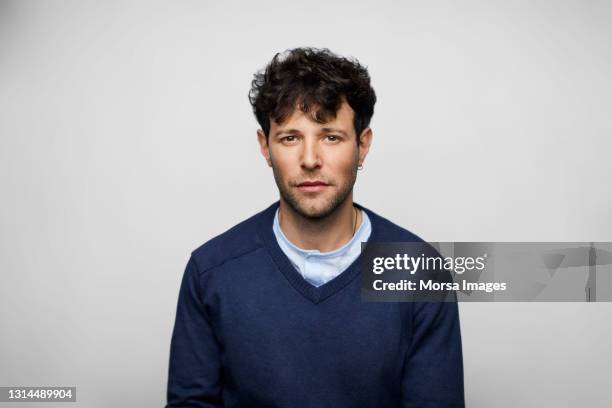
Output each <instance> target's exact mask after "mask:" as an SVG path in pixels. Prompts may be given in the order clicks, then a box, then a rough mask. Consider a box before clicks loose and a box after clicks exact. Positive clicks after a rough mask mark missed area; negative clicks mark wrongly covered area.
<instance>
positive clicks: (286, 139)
mask: <svg viewBox="0 0 612 408" xmlns="http://www.w3.org/2000/svg"><path fill="white" fill-rule="evenodd" d="M296 140H297V138H296V137H295V136H294V135H288V136H285V137H283V138H281V142H283V143H293V142H295V141H296Z"/></svg>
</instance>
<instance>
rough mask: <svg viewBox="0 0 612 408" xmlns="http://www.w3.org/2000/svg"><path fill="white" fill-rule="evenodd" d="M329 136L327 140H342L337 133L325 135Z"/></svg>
mask: <svg viewBox="0 0 612 408" xmlns="http://www.w3.org/2000/svg"><path fill="white" fill-rule="evenodd" d="M325 137H326V138H327V140H329V141H330V142H337V141H339V140H340V137H338V136H337V135H327V136H325Z"/></svg>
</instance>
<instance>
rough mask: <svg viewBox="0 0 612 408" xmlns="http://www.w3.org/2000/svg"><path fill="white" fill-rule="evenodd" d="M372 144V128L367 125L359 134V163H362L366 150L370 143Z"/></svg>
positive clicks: (366, 153)
mask: <svg viewBox="0 0 612 408" xmlns="http://www.w3.org/2000/svg"><path fill="white" fill-rule="evenodd" d="M371 144H372V129H370V128H369V127H367V128H365V129H363V131H362V132H361V135H360V136H359V164H363V161H364V160H365V158H366V156H367V155H368V152H369V151H370V145H371Z"/></svg>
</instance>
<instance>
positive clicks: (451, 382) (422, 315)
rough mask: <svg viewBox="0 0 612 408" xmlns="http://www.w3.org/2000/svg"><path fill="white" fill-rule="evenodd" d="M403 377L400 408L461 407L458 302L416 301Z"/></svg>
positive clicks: (463, 402)
mask: <svg viewBox="0 0 612 408" xmlns="http://www.w3.org/2000/svg"><path fill="white" fill-rule="evenodd" d="M412 306H413V315H412V318H413V321H412V323H413V331H412V340H411V343H410V347H409V349H408V352H407V355H406V360H405V363H404V364H405V365H404V372H403V376H402V395H403V398H402V402H403V404H402V407H403V408H417V407H419V408H434V407H435V408H451V407H452V408H459V407H461V408H463V407H465V401H464V390H463V356H462V351H461V333H460V328H459V310H458V305H457V302H456V301H455V302H415V303H413V304H412Z"/></svg>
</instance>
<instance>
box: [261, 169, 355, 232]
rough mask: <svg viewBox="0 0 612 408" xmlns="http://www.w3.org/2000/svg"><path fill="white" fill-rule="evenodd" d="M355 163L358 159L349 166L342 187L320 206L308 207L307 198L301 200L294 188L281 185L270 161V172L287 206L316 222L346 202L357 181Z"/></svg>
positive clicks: (279, 178) (276, 171)
mask: <svg viewBox="0 0 612 408" xmlns="http://www.w3.org/2000/svg"><path fill="white" fill-rule="evenodd" d="M357 162H358V158H356V159H355V161H354V162H353V164H352V166H351V174H350V178H349V179H348V180H347V181H346V183H344V184H343V185H340V186H339V189H338V190H337V191H336V193H335V194H334V195H333V196H332V197H330V198H328V199H326V201H325V203H324V204H323V205H322V206H320V207H319V206H316V205H309V204H308V201H309V200H308V198H301V197H299V196H298V195H297V194H296V191H295V187H293V186H291V185H287V184H285V183H283V180H282V178H281V177H280V175H279V172H278V170H277V168H276V166H275V165H274V161H272V172H273V173H274V180H275V181H276V185H277V186H278V190H279V192H280V195H281V197H282V198H283V199H284V200H285V201H286V202H287V204H289V206H290V207H291V208H292V209H293V210H294V211H295V212H296V213H298V214H299V215H301V216H302V217H304V218H307V219H311V220H317V219H322V218H325V217H327V216H328V215H330V214H331V213H333V212H334V211H335V210H336V209H337V208H338V207H339V206H340V205H341V204H342V203H344V202H345V201H346V199H347V198H348V196H349V194H350V193H351V191H353V186H354V185H355V181H356V180H357Z"/></svg>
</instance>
